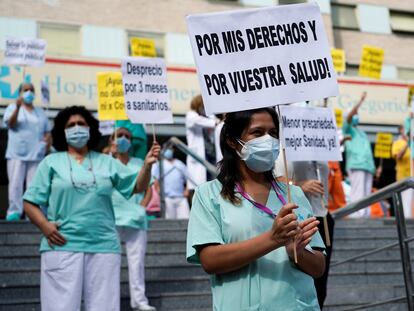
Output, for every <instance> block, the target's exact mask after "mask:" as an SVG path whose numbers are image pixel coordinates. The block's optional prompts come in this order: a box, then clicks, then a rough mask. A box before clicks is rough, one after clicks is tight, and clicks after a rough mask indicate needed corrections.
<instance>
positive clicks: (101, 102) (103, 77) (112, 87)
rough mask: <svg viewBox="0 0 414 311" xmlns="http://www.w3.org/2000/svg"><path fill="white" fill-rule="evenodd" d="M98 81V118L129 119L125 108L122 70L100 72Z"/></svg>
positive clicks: (101, 119) (97, 76) (102, 119)
mask: <svg viewBox="0 0 414 311" xmlns="http://www.w3.org/2000/svg"><path fill="white" fill-rule="evenodd" d="M96 78H97V81H98V84H97V85H98V119H99V120H100V121H105V120H127V119H128V117H127V115H126V113H125V109H124V103H125V100H124V90H123V87H122V74H121V73H120V72H100V73H97V75H96Z"/></svg>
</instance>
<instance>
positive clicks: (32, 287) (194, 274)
mask: <svg viewBox="0 0 414 311" xmlns="http://www.w3.org/2000/svg"><path fill="white" fill-rule="evenodd" d="M407 225H408V228H409V233H411V234H414V222H413V223H408V224H407ZM186 226H187V222H186V221H168V220H155V221H153V222H151V229H150V230H149V235H148V248H147V256H146V261H145V266H146V268H145V272H146V286H147V295H148V298H149V299H150V303H151V304H153V305H155V306H156V307H157V308H158V309H159V310H160V311H167V310H175V311H196V310H197V311H207V310H208V311H211V294H210V283H209V277H208V276H207V275H206V274H205V273H204V272H203V271H202V269H201V268H200V267H198V266H194V265H189V264H187V263H186V261H185V238H186ZM39 239H40V234H39V232H38V230H37V229H36V228H35V227H34V226H32V225H31V224H30V223H28V222H16V223H6V222H1V221H0V311H31V310H40V302H39V268H40V258H39V253H38V245H39ZM396 240H397V233H396V227H395V225H394V224H393V223H392V220H385V221H383V220H362V221H361V220H347V221H339V222H337V225H336V229H335V246H334V253H333V258H332V260H333V261H337V260H342V259H345V258H347V257H350V256H353V255H356V254H359V253H360V252H362V251H365V250H369V249H372V248H375V247H378V246H382V245H385V244H388V243H391V242H394V241H396ZM413 247H414V246H413ZM413 256H414V254H413ZM399 258H400V252H399V248H398V247H396V248H394V249H392V250H387V251H384V252H382V253H378V254H376V255H371V256H370V257H367V258H364V259H360V260H358V261H355V262H352V263H347V264H344V265H341V266H337V267H333V268H332V269H331V272H330V277H329V292H328V299H327V301H326V308H325V309H324V310H328V311H333V310H335V311H336V310H338V311H339V310H344V309H346V308H349V307H352V306H357V305H361V304H365V303H370V302H376V301H380V300H383V299H389V298H394V297H398V296H402V295H404V290H405V289H404V280H403V276H402V268H401V263H400V261H399ZM127 278H128V276H127V266H126V258H125V256H123V260H122V284H121V297H122V301H121V306H122V308H121V309H122V310H123V311H129V310H130V308H129V299H128V295H129V292H128V281H127ZM371 310H387V311H388V310H407V306H406V304H405V303H404V302H400V303H393V304H388V305H384V306H382V307H376V308H372V309H371ZM229 311H233V310H229ZM235 311H237V310H235Z"/></svg>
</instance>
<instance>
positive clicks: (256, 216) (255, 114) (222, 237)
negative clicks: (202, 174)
mask: <svg viewBox="0 0 414 311" xmlns="http://www.w3.org/2000/svg"><path fill="white" fill-rule="evenodd" d="M278 129H279V124H278V118H277V115H276V112H275V110H274V109H271V108H263V109H255V110H248V111H239V112H234V113H229V114H227V116H226V119H225V121H224V126H223V129H222V132H221V136H220V141H221V150H222V153H223V160H222V162H221V163H220V165H219V175H218V178H217V179H215V180H213V181H210V182H207V183H205V184H203V185H201V186H199V187H198V188H197V190H196V192H195V195H194V200H193V207H192V211H191V214H190V221H189V225H188V234H187V260H188V261H189V262H191V263H201V265H202V266H203V268H204V270H205V271H206V272H207V273H209V274H211V284H212V293H213V309H214V310H215V311H228V310H319V305H318V299H317V296H316V291H315V286H314V282H313V277H319V276H321V275H322V274H323V272H324V269H325V258H324V255H323V253H322V251H323V250H324V248H325V246H324V244H323V242H322V239H321V237H320V235H319V233H318V232H317V231H318V229H317V225H318V221H317V220H316V218H315V217H313V216H312V208H311V206H310V205H309V202H308V200H307V199H306V197H305V195H304V194H303V192H302V190H301V189H300V188H298V187H296V186H291V195H292V203H287V188H286V185H285V184H284V183H281V182H278V181H275V179H274V177H273V175H272V169H273V166H274V162H275V160H276V158H277V157H278V154H279V140H278V138H279V133H278ZM294 239H295V241H296V251H297V259H298V261H297V264H295V263H294V251H293V248H294Z"/></svg>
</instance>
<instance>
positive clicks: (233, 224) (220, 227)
mask: <svg viewBox="0 0 414 311" xmlns="http://www.w3.org/2000/svg"><path fill="white" fill-rule="evenodd" d="M221 188H222V186H221V183H220V182H219V181H218V180H217V179H216V180H213V181H211V182H207V183H205V184H202V185H201V186H199V187H198V188H197V190H196V192H195V195H194V199H193V205H192V209H191V214H190V221H189V224H188V233H187V261H188V262H190V263H196V264H199V263H200V257H199V252H198V250H197V249H198V246H201V245H206V244H230V243H236V242H240V241H245V240H248V239H252V238H254V237H256V236H258V235H260V234H262V233H264V232H266V231H268V230H270V229H271V227H272V224H273V219H272V218H271V217H270V216H269V215H267V214H265V213H264V212H262V211H261V210H259V209H258V208H256V207H254V206H253V205H252V204H251V203H250V202H249V201H247V200H246V199H244V198H242V197H241V200H242V203H241V205H233V204H232V203H230V202H229V201H227V200H225V199H223V197H222V196H221V195H220V191H221ZM280 188H281V189H282V192H283V194H284V197H285V198H286V197H287V195H286V187H285V185H282V184H280ZM291 189H292V190H291V193H292V201H293V202H294V203H296V204H297V205H298V206H299V208H298V209H296V210H295V213H296V214H297V215H298V218H299V219H300V220H304V219H306V218H309V217H311V216H312V208H311V206H310V204H309V202H308V200H307V199H306V197H305V195H304V194H303V192H302V190H301V189H300V188H298V187H295V186H292V188H291ZM266 206H267V207H269V208H271V209H272V210H273V212H275V213H277V212H278V211H279V210H280V209H281V207H282V203H281V202H280V200H279V199H278V198H277V196H276V193H275V192H274V191H273V190H271V191H270V194H269V198H268V202H267V204H266ZM310 246H311V247H313V248H319V249H321V250H323V249H324V248H325V246H324V243H323V241H322V239H321V236H320V235H319V233H316V234H315V235H314V236H313V238H312V241H311V243H310ZM211 286H212V293H213V306H214V311H228V310H240V311H247V310H249V311H253V310H255V311H259V310H260V311H274V310H290V311H294V310H319V305H318V300H317V296H316V290H315V285H314V281H313V278H312V277H311V276H310V275H308V274H306V273H304V272H302V271H301V270H299V269H298V268H297V267H296V266H295V264H294V263H292V261H291V260H290V259H289V257H288V254H287V252H286V249H285V247H280V248H278V249H276V250H274V251H272V252H270V253H268V254H267V255H265V256H263V257H261V258H259V259H257V260H255V261H254V262H252V263H250V264H248V265H246V266H245V267H243V268H241V269H238V270H236V271H233V272H229V273H224V274H220V275H212V276H211Z"/></svg>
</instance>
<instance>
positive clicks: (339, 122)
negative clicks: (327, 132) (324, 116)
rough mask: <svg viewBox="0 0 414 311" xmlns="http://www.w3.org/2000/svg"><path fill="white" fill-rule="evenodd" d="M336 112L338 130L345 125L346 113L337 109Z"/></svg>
mask: <svg viewBox="0 0 414 311" xmlns="http://www.w3.org/2000/svg"><path fill="white" fill-rule="evenodd" d="M334 112H335V119H336V128H338V129H340V128H342V126H343V124H344V112H343V111H342V109H339V108H335V109H334Z"/></svg>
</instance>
